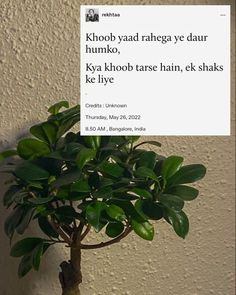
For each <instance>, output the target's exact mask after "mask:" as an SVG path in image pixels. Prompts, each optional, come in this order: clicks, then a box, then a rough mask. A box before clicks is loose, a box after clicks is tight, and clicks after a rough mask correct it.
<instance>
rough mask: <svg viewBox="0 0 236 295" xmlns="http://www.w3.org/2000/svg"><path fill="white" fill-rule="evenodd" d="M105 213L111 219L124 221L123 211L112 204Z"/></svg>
mask: <svg viewBox="0 0 236 295" xmlns="http://www.w3.org/2000/svg"><path fill="white" fill-rule="evenodd" d="M106 212H107V214H108V215H109V216H110V217H111V218H113V219H115V220H117V221H124V220H125V219H126V215H125V212H124V210H123V209H122V208H121V207H119V206H117V205H114V204H111V205H109V206H108V207H107V208H106Z"/></svg>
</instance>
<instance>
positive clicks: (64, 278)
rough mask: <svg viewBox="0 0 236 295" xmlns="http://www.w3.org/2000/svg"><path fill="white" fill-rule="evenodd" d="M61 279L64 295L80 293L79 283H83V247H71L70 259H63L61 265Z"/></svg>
mask: <svg viewBox="0 0 236 295" xmlns="http://www.w3.org/2000/svg"><path fill="white" fill-rule="evenodd" d="M60 267H61V272H60V273H59V280H60V283H61V287H62V295H80V290H79V284H81V283H82V273H81V249H79V248H73V246H72V247H71V248H70V260H69V261H63V262H62V263H61V265H60Z"/></svg>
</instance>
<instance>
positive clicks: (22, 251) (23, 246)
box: [10, 238, 43, 257]
mask: <svg viewBox="0 0 236 295" xmlns="http://www.w3.org/2000/svg"><path fill="white" fill-rule="evenodd" d="M42 242H43V239H41V238H25V239H23V240H20V241H18V242H16V243H15V245H14V246H13V247H12V248H11V252H10V254H11V256H12V257H21V256H23V255H26V254H28V253H30V252H31V251H32V250H33V249H34V248H35V247H36V246H37V245H39V244H41V243H42Z"/></svg>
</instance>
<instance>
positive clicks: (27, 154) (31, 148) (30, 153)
mask: <svg viewBox="0 0 236 295" xmlns="http://www.w3.org/2000/svg"><path fill="white" fill-rule="evenodd" d="M17 152H18V154H19V156H20V157H21V158H23V159H26V160H32V159H36V158H39V157H41V156H44V155H47V154H49V153H50V148H49V146H48V145H47V144H46V143H45V142H42V141H39V140H37V139H34V138H25V139H22V140H20V141H19V142H18V145H17Z"/></svg>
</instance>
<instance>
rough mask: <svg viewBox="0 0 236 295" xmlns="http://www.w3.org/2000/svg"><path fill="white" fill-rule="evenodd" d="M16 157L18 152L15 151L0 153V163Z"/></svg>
mask: <svg viewBox="0 0 236 295" xmlns="http://www.w3.org/2000/svg"><path fill="white" fill-rule="evenodd" d="M16 155H18V152H17V151H16V150H7V151H4V152H1V153H0V161H3V160H5V159H7V158H10V157H12V156H16Z"/></svg>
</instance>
